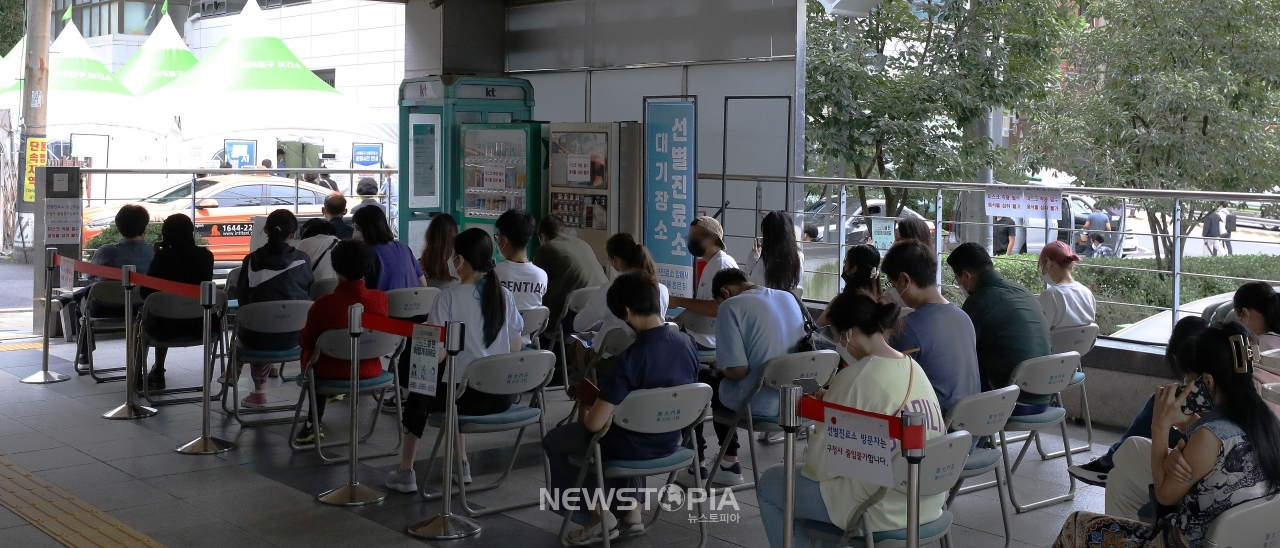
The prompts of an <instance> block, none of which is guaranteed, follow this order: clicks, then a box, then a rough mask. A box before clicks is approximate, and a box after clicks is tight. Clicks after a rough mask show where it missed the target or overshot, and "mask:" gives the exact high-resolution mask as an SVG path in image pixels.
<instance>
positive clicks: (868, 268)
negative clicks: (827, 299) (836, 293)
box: [840, 244, 881, 299]
mask: <svg viewBox="0 0 1280 548" xmlns="http://www.w3.org/2000/svg"><path fill="white" fill-rule="evenodd" d="M849 270H852V271H853V274H852V276H845V274H844V273H845V272H847V271H849ZM840 277H841V278H843V279H844V292H845V293H851V292H858V291H863V292H866V293H869V294H870V295H871V296H872V297H873V298H875V299H879V298H880V295H881V289H880V251H879V250H877V249H876V247H875V246H873V245H870V244H860V245H855V246H851V247H850V248H849V250H848V251H846V252H845V253H844V268H843V269H842V270H841V271H840Z"/></svg>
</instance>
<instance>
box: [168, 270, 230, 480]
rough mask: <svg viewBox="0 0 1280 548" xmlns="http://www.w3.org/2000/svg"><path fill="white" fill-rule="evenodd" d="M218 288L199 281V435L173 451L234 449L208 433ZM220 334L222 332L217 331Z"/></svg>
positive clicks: (204, 452) (190, 452) (201, 452)
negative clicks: (201, 317) (201, 312)
mask: <svg viewBox="0 0 1280 548" xmlns="http://www.w3.org/2000/svg"><path fill="white" fill-rule="evenodd" d="M217 294H218V288H217V287H216V286H215V285H214V284H213V282H200V306H201V307H203V308H204V346H203V347H202V348H201V353H202V354H203V358H202V359H201V364H200V365H201V366H202V367H201V368H200V370H201V372H202V373H203V375H202V377H203V378H202V379H201V381H202V384H203V386H204V398H202V400H201V402H200V403H201V404H202V405H203V411H202V413H203V414H204V421H203V423H202V425H201V428H200V437H198V438H196V439H194V440H191V441H189V442H187V443H184V444H182V445H179V446H178V447H177V448H175V449H174V451H177V452H179V453H182V454H184V455H213V454H217V453H225V452H227V451H230V450H232V449H235V447H236V444H235V443H233V442H230V441H227V440H224V439H221V438H215V437H213V436H210V435H209V384H210V382H211V380H212V378H213V326H214V324H213V305H214V302H215V300H216V298H217ZM218 336H219V337H221V336H222V332H221V331H219V332H218Z"/></svg>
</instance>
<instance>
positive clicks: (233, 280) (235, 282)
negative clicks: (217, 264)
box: [223, 266, 241, 299]
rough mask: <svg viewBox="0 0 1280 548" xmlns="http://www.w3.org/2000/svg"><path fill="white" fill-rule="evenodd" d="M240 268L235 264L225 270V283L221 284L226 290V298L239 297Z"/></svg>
mask: <svg viewBox="0 0 1280 548" xmlns="http://www.w3.org/2000/svg"><path fill="white" fill-rule="evenodd" d="M240 268H241V267H239V266H237V267H235V268H233V269H231V271H230V272H227V283H226V285H224V286H223V289H224V291H226V292H227V297H228V298H234V299H238V298H240Z"/></svg>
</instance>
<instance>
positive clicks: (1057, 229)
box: [948, 183, 1138, 256]
mask: <svg viewBox="0 0 1280 548" xmlns="http://www.w3.org/2000/svg"><path fill="white" fill-rule="evenodd" d="M997 184H1002V183H997ZM967 194H969V193H964V192H962V193H960V194H959V196H958V197H957V199H956V207H955V208H953V209H952V212H951V221H952V222H960V212H961V211H962V208H963V202H964V200H965V199H966V195H967ZM979 195H980V194H979ZM1094 203H1096V200H1095V199H1094V198H1093V197H1092V196H1088V195H1085V194H1073V193H1070V192H1066V191H1065V189H1064V192H1063V193H1062V207H1061V210H1062V217H1061V218H1060V219H1049V226H1048V227H1047V229H1048V230H1047V231H1046V226H1045V219H1043V218H1036V217H1028V218H1020V217H1019V218H1014V219H1013V220H1014V222H1015V223H1016V224H1017V225H1018V230H1017V235H1016V236H1015V237H1014V248H1015V249H1017V250H1018V252H1019V253H1031V254H1038V253H1040V250H1041V249H1044V244H1045V241H1046V236H1047V237H1048V241H1053V240H1061V241H1063V242H1067V243H1068V244H1070V245H1072V247H1073V248H1074V249H1075V250H1076V251H1077V252H1078V253H1082V254H1083V253H1084V249H1085V247H1086V245H1087V244H1084V243H1082V242H1080V237H1079V236H1080V232H1081V231H1082V230H1083V229H1084V224H1085V222H1087V221H1088V220H1089V214H1090V213H1092V212H1093V204H1094ZM1106 213H1107V216H1108V217H1109V218H1110V219H1111V230H1112V232H1111V233H1108V234H1106V236H1105V237H1106V240H1107V241H1106V244H1107V245H1108V246H1111V248H1112V249H1117V250H1119V251H1120V252H1119V253H1117V255H1119V256H1123V255H1124V254H1126V253H1133V252H1136V251H1137V250H1138V243H1137V240H1136V239H1135V238H1134V237H1133V234H1132V230H1131V229H1129V228H1128V227H1127V226H1126V223H1125V221H1126V219H1125V216H1126V211H1124V210H1123V209H1121V208H1110V209H1107V210H1106ZM1066 226H1070V227H1071V230H1061V228H1062V227H1066ZM1121 234H1123V235H1124V238H1123V239H1122V238H1121V237H1120V235H1121ZM960 243H961V242H960V241H959V239H958V238H955V237H953V238H951V239H950V241H949V242H948V244H949V247H953V246H957V245H959V244H960Z"/></svg>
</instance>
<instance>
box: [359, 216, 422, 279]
mask: <svg viewBox="0 0 1280 548" xmlns="http://www.w3.org/2000/svg"><path fill="white" fill-rule="evenodd" d="M351 224H354V225H355V227H356V235H357V237H358V238H359V239H361V240H364V243H365V245H367V246H369V249H370V250H371V251H373V256H374V261H373V270H371V271H369V275H368V276H366V277H365V279H364V283H365V285H366V286H368V287H369V289H378V290H382V291H391V290H392V289H404V288H407V287H422V286H424V285H427V280H426V278H425V277H423V275H422V266H421V265H419V264H418V261H417V259H415V258H414V257H413V250H411V249H409V246H407V245H405V244H404V243H403V242H399V241H397V240H396V236H395V234H393V233H392V232H391V225H390V224H388V223H387V214H386V213H385V212H383V211H382V208H380V207H362V208H360V209H358V210H356V212H355V213H354V214H352V215H351Z"/></svg>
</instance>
